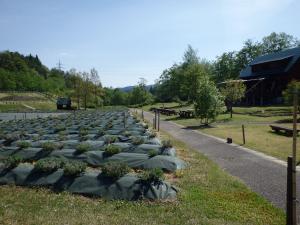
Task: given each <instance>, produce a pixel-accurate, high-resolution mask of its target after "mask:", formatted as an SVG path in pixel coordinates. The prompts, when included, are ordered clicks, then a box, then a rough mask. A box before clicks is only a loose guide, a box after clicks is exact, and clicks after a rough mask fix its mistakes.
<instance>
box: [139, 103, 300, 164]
mask: <svg viewBox="0 0 300 225" xmlns="http://www.w3.org/2000/svg"><path fill="white" fill-rule="evenodd" d="M164 105H165V107H170V108H174V109H177V110H180V109H181V108H184V109H187V108H193V106H192V105H188V106H184V107H179V106H178V104H177V103H165V104H164ZM161 106H162V104H161V103H159V104H156V105H154V106H146V107H145V110H149V108H151V107H161ZM233 111H234V114H233V118H230V115H229V114H221V115H219V116H218V117H217V119H216V121H215V122H214V123H212V124H211V126H209V127H203V126H200V121H199V120H198V119H195V118H191V119H181V118H178V117H177V116H169V117H167V116H162V117H161V118H162V119H165V120H169V121H173V122H175V123H177V124H180V125H183V126H185V127H190V128H192V129H196V130H199V131H201V132H203V133H207V134H210V135H213V136H216V137H220V138H224V139H226V138H227V137H231V138H232V139H233V142H234V143H236V144H240V145H242V144H243V137H242V124H244V126H245V134H246V135H245V136H246V144H245V145H244V146H245V147H248V148H251V149H254V150H257V151H260V152H263V153H265V154H267V155H270V156H273V157H276V158H278V159H281V160H284V161H285V160H286V159H287V156H289V155H291V153H292V137H287V136H285V135H280V134H276V133H274V132H273V131H272V130H271V128H270V124H274V123H280V124H278V125H280V126H285V127H292V123H291V122H292V115H291V112H292V108H291V107H284V106H282V107H235V108H234V109H233ZM298 142H299V140H298ZM299 144H300V142H299ZM298 146H299V145H298ZM298 160H300V154H298Z"/></svg>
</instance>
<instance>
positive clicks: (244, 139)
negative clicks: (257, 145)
mask: <svg viewBox="0 0 300 225" xmlns="http://www.w3.org/2000/svg"><path fill="white" fill-rule="evenodd" d="M242 131H243V144H246V138H245V126H244V124H243V125H242Z"/></svg>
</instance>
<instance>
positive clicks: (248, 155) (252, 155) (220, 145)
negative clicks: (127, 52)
mask: <svg viewBox="0 0 300 225" xmlns="http://www.w3.org/2000/svg"><path fill="white" fill-rule="evenodd" d="M139 113H140V111H139ZM144 117H145V119H146V120H148V121H153V117H154V115H153V114H152V113H149V112H144ZM160 128H161V129H162V130H163V131H165V132H167V133H168V134H170V135H172V136H173V137H174V138H176V139H178V140H180V141H182V142H184V143H186V144H187V145H188V146H189V147H191V148H193V149H195V150H197V151H199V152H201V153H203V154H204V155H205V156H207V157H208V158H210V159H211V160H213V161H214V162H216V163H217V164H218V165H219V166H220V167H221V168H222V169H224V170H225V171H227V172H229V173H230V174H231V175H233V176H236V177H238V178H239V179H241V180H242V181H243V182H245V184H246V185H247V186H248V187H250V189H252V190H253V191H255V192H256V193H258V194H260V195H261V196H263V197H265V198H266V199H268V200H269V201H270V202H272V203H273V204H274V205H275V206H277V207H279V208H281V209H285V207H286V174H287V167H286V164H285V163H284V162H279V160H277V159H274V158H272V157H269V156H265V155H263V154H261V153H256V152H255V151H253V150H248V149H245V148H242V147H240V146H236V145H229V144H227V143H225V142H224V141H223V140H220V139H218V138H214V137H211V136H208V135H206V134H202V133H200V132H197V131H194V130H191V129H187V128H184V127H182V126H180V125H177V124H175V123H173V122H169V121H164V120H161V122H160ZM297 183H298V184H300V175H299V173H298V174H297ZM297 196H300V188H298V189H297ZM297 210H298V214H299V215H300V207H298V208H297Z"/></svg>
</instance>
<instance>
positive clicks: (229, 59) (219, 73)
mask: <svg viewBox="0 0 300 225" xmlns="http://www.w3.org/2000/svg"><path fill="white" fill-rule="evenodd" d="M238 76H239V70H238V69H237V66H236V52H228V53H223V54H222V55H221V56H219V57H217V59H216V61H215V63H214V75H213V79H214V81H215V82H216V83H220V82H224V81H225V80H228V79H236V78H237V77H238Z"/></svg>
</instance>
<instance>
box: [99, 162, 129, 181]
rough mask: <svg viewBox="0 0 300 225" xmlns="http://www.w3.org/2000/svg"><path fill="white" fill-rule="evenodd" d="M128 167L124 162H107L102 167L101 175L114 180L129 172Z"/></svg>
mask: <svg viewBox="0 0 300 225" xmlns="http://www.w3.org/2000/svg"><path fill="white" fill-rule="evenodd" d="M129 171H130V168H129V167H128V165H127V164H126V163H124V162H107V163H105V164H104V165H103V167H102V173H101V174H102V175H103V176H104V177H109V178H112V179H114V180H116V179H118V178H120V177H123V176H124V175H126V174H127V173H129Z"/></svg>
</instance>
